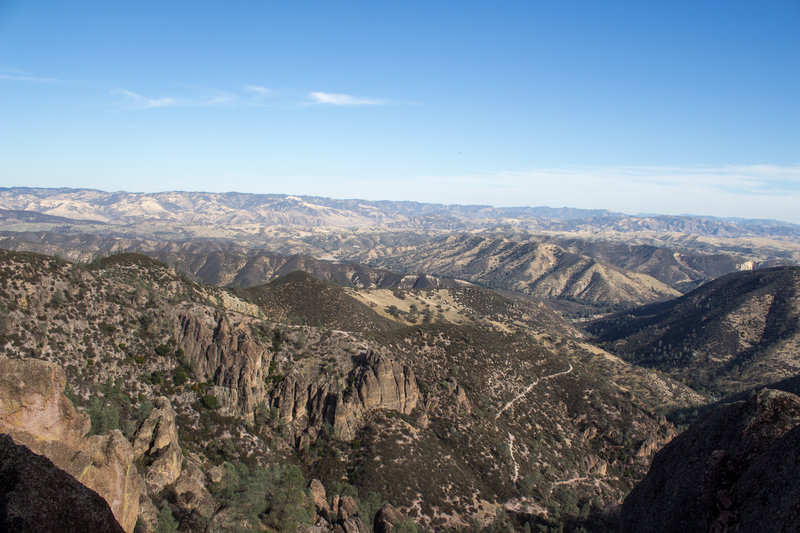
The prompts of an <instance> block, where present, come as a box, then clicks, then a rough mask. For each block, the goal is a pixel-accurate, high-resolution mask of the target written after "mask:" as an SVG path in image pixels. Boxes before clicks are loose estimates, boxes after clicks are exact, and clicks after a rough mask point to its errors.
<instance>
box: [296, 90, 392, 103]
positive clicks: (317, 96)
mask: <svg viewBox="0 0 800 533" xmlns="http://www.w3.org/2000/svg"><path fill="white" fill-rule="evenodd" d="M308 95H309V97H311V100H312V101H313V102H314V103H315V104H331V105H344V106H357V105H388V104H390V103H391V102H390V101H389V100H386V99H383V98H362V97H359V96H352V95H349V94H336V93H323V92H319V91H315V92H311V93H309V94H308Z"/></svg>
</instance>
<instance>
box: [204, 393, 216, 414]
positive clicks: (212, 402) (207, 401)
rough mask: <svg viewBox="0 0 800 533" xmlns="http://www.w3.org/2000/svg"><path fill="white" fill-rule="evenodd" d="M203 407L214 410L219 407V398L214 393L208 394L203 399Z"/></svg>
mask: <svg viewBox="0 0 800 533" xmlns="http://www.w3.org/2000/svg"><path fill="white" fill-rule="evenodd" d="M202 402H203V407H205V408H206V409H210V410H212V411H214V410H216V409H219V398H217V397H216V396H214V395H213V394H206V395H205V396H203V399H202Z"/></svg>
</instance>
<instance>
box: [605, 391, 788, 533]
mask: <svg viewBox="0 0 800 533" xmlns="http://www.w3.org/2000/svg"><path fill="white" fill-rule="evenodd" d="M798 493H800V397H797V396H795V395H794V394H791V393H788V392H780V391H775V390H770V389H764V390H762V391H761V392H759V393H758V394H757V395H753V396H751V397H750V398H749V399H748V400H747V401H744V402H737V403H734V404H729V405H724V406H722V407H719V408H718V409H717V410H715V411H714V412H712V413H711V415H709V416H708V417H707V418H706V419H704V420H701V421H699V422H696V423H695V424H692V426H691V427H690V428H689V429H687V430H686V431H685V432H684V433H682V434H681V435H679V436H678V437H676V438H675V439H674V440H673V441H672V442H670V443H669V444H668V445H667V446H665V447H664V448H663V449H662V450H661V451H660V452H658V453H657V454H656V456H655V458H654V459H653V463H652V466H651V468H650V472H649V473H648V474H647V476H646V477H645V478H644V479H643V480H642V481H641V482H640V483H639V484H638V485H637V486H636V487H635V488H634V489H633V491H632V492H631V493H630V494H629V495H628V497H627V498H626V499H625V502H624V504H623V506H622V511H621V516H620V520H621V529H622V530H623V531H626V532H628V531H629V532H634V531H652V532H660V531H664V532H666V531H741V532H745V531H762V532H767V531H797V530H798V528H800V512H798V504H797V494H798Z"/></svg>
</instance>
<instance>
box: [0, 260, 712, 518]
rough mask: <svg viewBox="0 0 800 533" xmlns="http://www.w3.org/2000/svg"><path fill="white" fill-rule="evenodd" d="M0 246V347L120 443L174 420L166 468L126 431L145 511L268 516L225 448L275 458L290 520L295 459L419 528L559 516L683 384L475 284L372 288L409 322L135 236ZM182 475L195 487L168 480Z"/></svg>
mask: <svg viewBox="0 0 800 533" xmlns="http://www.w3.org/2000/svg"><path fill="white" fill-rule="evenodd" d="M0 254H2V255H1V256H0V259H1V260H0V303H1V304H2V306H3V311H4V313H3V322H2V332H1V333H2V338H0V350H2V353H3V354H5V355H7V356H8V357H11V358H34V359H42V360H47V361H51V362H54V363H56V364H58V365H59V366H60V367H62V368H64V370H65V373H66V379H67V383H68V390H67V392H68V394H69V395H70V397H71V398H73V400H74V401H75V402H76V403H77V404H78V405H79V406H81V407H82V408H83V409H85V410H86V411H87V412H88V414H89V415H90V418H91V420H92V432H93V433H102V432H104V431H107V430H109V429H114V428H119V429H121V430H122V434H123V435H124V436H125V437H126V438H127V439H129V440H130V441H131V442H133V443H134V448H136V446H135V444H136V442H138V441H137V439H138V440H142V439H145V440H142V442H151V441H150V440H146V437H145V436H142V435H143V433H142V432H143V431H144V435H148V434H150V433H147V431H150V432H153V431H156V432H157V431H158V430H157V428H158V427H162V426H163V427H164V428H167V427H169V423H168V422H164V425H162V426H159V425H158V424H159V422H157V421H158V420H162V419H163V420H167V421H168V420H174V422H172V424H174V427H175V433H174V435H175V437H174V438H172V437H169V438H166V437H165V439H166V440H165V441H164V442H176V443H179V444H175V445H176V446H177V445H179V446H180V448H181V450H182V454H181V455H182V456H183V458H184V459H183V461H181V462H180V467H179V470H178V471H175V470H174V463H173V467H172V471H171V472H172V473H171V474H170V476H168V477H166V478H164V477H163V476H162V477H159V476H156V474H155V473H153V472H152V471H151V470H148V468H149V466H148V465H150V466H152V464H150V463H149V462H148V461H149V460H147V459H146V457H148V455H147V454H148V453H152V454H156V451H153V452H148V451H147V449H144V451H142V452H141V453H142V454H144V455H142V457H143V458H145V459H143V460H142V461H143V462H141V463H138V464H137V468H138V469H139V470H140V473H141V475H142V476H143V479H145V483H144V485H145V487H146V491H145V493H144V496H143V500H142V501H143V503H142V506H141V508H142V509H144V510H145V511H144V512H145V515H144V518H143V520H144V521H145V522H147V523H149V524H151V525H152V524H155V523H158V521H159V516H161V514H163V515H164V516H166V514H167V512H169V513H170V514H171V515H172V516H174V517H175V518H176V519H177V520H178V521H179V522H180V524H181V528H182V529H185V530H192V531H194V530H202V529H203V528H204V527H205V525H206V524H208V523H209V522H213V527H215V528H219V529H227V528H233V527H235V526H236V525H237V524H247V523H249V524H255V523H257V522H260V523H261V524H263V525H266V526H268V527H273V528H274V527H276V526H275V525H274V524H275V523H276V522H275V520H277V518H276V517H277V515H276V514H275V513H277V512H278V511H277V510H276V509H274V508H272V509H273V511H270V510H269V509H266V510H264V511H263V513H262V514H256V515H252V514H248V513H247V512H246V510H247V509H248V508H247V507H242V506H243V505H245V503H243V502H238V503H237V502H233V501H228V500H225V498H228V497H230V494H231V493H230V492H226V490H227V489H225V486H230V484H231V483H234V478H232V477H231V476H230V475H228V476H227V477H226V476H223V475H222V473H223V472H227V471H228V470H226V468H228V467H223V465H224V464H226V463H227V464H231V465H240V466H236V467H235V468H239V469H240V470H238V472H239V473H238V474H237V476H238V478H236V479H240V480H241V479H251V478H250V477H248V476H267V475H268V474H269V475H275V476H278V474H280V476H283V477H280V476H279V477H278V478H276V479H279V480H282V481H280V484H279V486H280V487H282V488H284V489H286V491H288V492H287V493H286V494H292V495H293V496H292V498H289V499H287V500H286V501H289V500H291V501H293V502H296V505H295V504H292V505H295V506H294V507H291V513H290V512H288V511H287V508H283V507H282V508H281V509H280V512H281V516H292V517H295V518H293V519H296V520H297V521H299V522H303V521H308V522H306V523H310V522H311V521H313V520H314V512H313V510H312V511H307V509H308V507H307V506H306V504H307V503H308V502H310V501H313V500H311V499H310V498H311V495H310V494H309V493H305V495H303V494H304V492H303V488H304V487H305V485H306V484H307V483H306V482H304V481H303V478H305V480H306V481H307V480H310V479H311V478H312V477H316V478H319V479H320V480H322V482H323V483H324V485H325V487H327V488H328V489H329V494H339V495H344V494H349V495H350V496H352V497H354V498H355V499H357V500H358V501H359V502H360V505H361V517H362V518H360V519H361V520H362V521H363V523H364V524H371V523H372V516H373V515H374V513H375V511H376V510H377V508H378V507H379V506H380V505H381V504H382V503H383V502H386V501H389V502H390V503H392V504H393V505H395V506H396V507H397V508H398V509H400V510H401V511H402V512H403V513H404V514H406V515H408V516H409V517H410V518H412V519H413V520H414V521H415V522H416V523H417V524H419V525H423V526H426V527H431V528H434V529H448V528H451V527H455V526H459V527H472V525H473V524H475V523H477V524H484V525H487V524H489V523H492V522H497V523H507V524H509V525H510V526H512V527H522V526H523V525H524V524H525V523H528V522H530V523H531V524H532V525H534V526H535V525H536V524H542V525H557V524H563V523H565V522H566V523H572V524H578V523H581V521H582V520H585V519H586V517H587V515H588V514H590V513H591V512H592V511H598V510H599V509H601V508H602V507H603V506H604V505H606V504H609V503H613V502H615V501H617V500H619V499H620V498H621V497H622V496H624V494H626V493H627V491H628V490H629V489H630V488H631V486H632V485H633V483H634V482H635V481H636V480H637V479H638V478H640V477H641V476H643V475H644V473H645V471H646V469H647V466H648V464H649V459H650V457H651V455H652V453H653V452H654V451H655V450H656V449H657V448H658V447H659V446H660V445H661V444H662V443H664V442H666V441H668V440H669V439H670V438H671V437H672V436H673V435H674V428H673V427H672V425H671V424H670V423H669V422H667V421H666V419H665V418H664V416H663V415H664V413H666V412H667V411H669V410H671V409H677V408H690V407H692V406H695V405H698V404H700V403H702V402H703V401H704V400H705V399H704V398H703V397H701V396H699V395H697V394H696V393H694V392H693V391H692V390H691V389H688V388H687V387H685V386H683V385H681V384H679V383H677V382H675V381H672V380H670V379H668V378H664V377H661V376H658V375H656V374H653V373H650V372H648V371H645V370H642V369H636V368H634V367H631V366H630V365H628V364H626V363H624V362H622V361H620V360H619V359H616V358H615V357H613V356H612V355H610V354H607V353H605V352H603V351H602V350H600V349H598V348H595V347H594V346H591V345H590V344H587V343H586V341H584V340H582V339H581V338H580V335H579V334H577V332H575V331H574V330H573V329H571V326H569V325H568V324H566V323H564V322H563V321H562V320H561V319H560V318H559V317H557V316H554V315H552V313H551V312H550V311H549V310H547V309H546V308H544V307H540V306H535V305H529V304H525V305H523V304H515V303H514V302H513V301H510V300H508V299H505V298H502V297H499V296H491V297H490V296H486V294H487V293H484V292H481V291H480V290H478V289H469V290H467V289H454V290H453V291H455V292H453V293H452V294H450V293H447V291H446V290H444V289H437V290H433V289H428V290H427V292H425V291H422V292H420V293H418V294H417V293H414V291H408V292H407V294H405V295H403V294H402V293H398V294H397V295H395V294H394V293H392V296H393V297H395V298H400V296H404V297H405V298H413V299H415V301H419V302H420V307H422V306H424V304H423V302H425V301H429V302H430V304H432V305H431V313H430V314H429V315H428V316H429V318H428V320H425V318H424V316H423V313H422V311H423V308H418V312H419V314H418V316H417V317H414V320H411V317H410V316H409V312H410V311H411V307H410V305H409V311H406V312H405V314H400V313H398V316H392V315H391V314H389V316H386V313H388V311H386V309H385V307H388V306H384V308H383V309H382V310H381V311H383V313H377V312H375V311H376V310H378V309H376V308H377V306H378V304H375V305H376V308H373V307H371V306H370V305H369V303H368V301H369V300H370V298H371V296H369V295H366V296H363V297H360V299H361V302H359V296H358V295H352V290H350V291H351V295H348V293H347V292H346V291H345V290H344V289H342V288H339V287H335V286H332V285H324V286H323V287H322V288H321V287H320V286H319V282H315V281H312V280H310V279H308V278H307V277H304V276H299V277H298V275H295V276H294V277H289V278H286V279H282V280H278V281H277V282H275V284H274V285H273V289H270V290H267V291H260V292H259V291H255V293H253V294H240V296H241V297H244V298H246V299H242V298H241V297H239V296H236V295H234V294H231V293H229V292H226V291H223V290H221V289H219V288H215V287H211V286H204V285H198V284H196V283H193V282H191V281H188V280H187V279H186V278H184V277H183V276H181V275H179V274H177V273H176V272H175V271H174V270H172V269H170V268H169V267H166V266H165V265H163V264H161V263H157V262H155V261H153V260H151V259H148V258H146V257H144V256H138V255H135V254H126V255H121V256H112V257H109V258H107V259H104V260H101V261H98V262H95V263H93V264H91V265H88V266H85V265H76V264H70V263H66V262H64V261H59V260H56V259H54V258H51V257H45V256H40V255H36V254H29V253H12V252H5V251H0ZM325 291H329V292H325ZM438 291H445V292H444V293H442V294H441V295H439V296H438V297H441V301H442V302H445V305H450V310H447V309H445V307H444V305H443V307H442V309H443V312H442V313H441V314H439V313H438V312H435V311H434V310H435V309H436V308H435V305H436V304H435V301H434V300H435V298H436V297H437V294H438ZM459 291H460V292H459ZM465 291H466V292H465ZM470 291H472V292H470ZM354 296H355V297H354ZM259 298H260V300H259ZM426 299H427V300H426ZM315 302H318V303H315ZM447 302H449V303H447ZM323 303H327V305H330V308H325V307H321V306H322V305H323ZM373 303H374V302H373ZM356 309H358V311H357V313H358V314H357V313H356V311H355V310H356ZM398 311H400V309H399V308H398ZM315 313H316V314H315ZM448 313H451V314H448ZM357 316H361V317H362V318H359V319H356V317H357ZM348 317H350V318H351V320H349V321H348V320H347V318H348ZM558 324H560V326H559V327H557V328H554V325H558ZM377 325H380V326H381V327H376V326H377ZM161 397H164V398H166V401H168V402H169V406H167V405H166V404H164V403H163V402H162V401H161V400H159V398H161ZM159 402H161V403H159ZM172 410H174V418H171V416H172V415H169V413H170V412H172ZM152 413H155V414H153V415H152V416H151V414H152ZM153 416H154V417H156V418H153ZM148 420H151V422H148ZM142 428H145V429H144V430H143V429H142ZM146 428H150V429H149V430H147V429H146ZM165 431H166V430H165ZM152 434H153V435H155V433H152ZM170 434H171V433H169V432H167V433H165V435H170ZM139 437H141V438H139ZM156 441H158V439H156ZM158 442H160V441H158ZM165 446H166V444H165ZM170 446H172V445H171V444H170ZM159 449H160V448H159ZM165 449H166V448H165ZM158 453H161V452H158ZM156 456H157V455H153V458H155V457H156ZM232 468H233V467H232ZM241 468H244V469H245V470H244V471H241ZM287 469H288V470H287ZM292 469H294V470H292ZM159 472H160V470H159ZM248 472H249V473H248ZM422 473H424V474H422ZM148 476H150V477H148ZM152 476H156V477H152ZM298 476H299V477H298ZM147 479H162V480H167V481H166V482H165V481H161V482H150V483H148V482H147ZM252 479H256V478H255V477H254V478H252ZM257 479H262V478H261V477H258V478H257ZM263 479H266V478H263ZM170 480H174V481H170ZM181 480H183V481H181ZM226 483H227V485H226ZM256 485H257V483H256V482H255V481H253V486H256ZM189 486H191V487H194V488H192V489H191V491H190V492H192V493H193V494H196V495H197V498H199V499H197V498H196V499H194V500H193V499H191V498H189V499H187V498H186V497H173V496H170V495H171V494H173V493H175V494H188V492H186V491H189V489H187V488H186V487H189ZM292 491H294V492H292ZM269 494H270V493H264V495H262V496H260V498H261V499H260V500H259V501H261V502H267V503H268V502H271V501H273V500H271V499H270V498H273V496H269ZM226 495H227V496H226ZM276 497H277V496H276ZM265 498H266V500H265ZM287 498H288V497H287ZM226 501H227V503H226V505H228V506H229V508H226V509H228V510H226V511H220V510H219V508H218V505H219V504H220V502H226ZM336 501H337V502H338V501H339V500H336ZM318 503H320V502H318ZM327 504H328V505H333V501H330V502H328V503H327ZM247 505H250V504H247ZM259 505H260V504H259ZM287 505H288V504H287ZM337 505H338V504H337ZM317 507H318V508H317V515H316V516H318V517H319V516H322V515H321V514H319V513H323V514H324V511H320V507H319V506H317ZM323 507H324V506H323ZM159 509H160V510H161V511H159ZM164 509H166V511H164ZM215 509H217V511H215ZM249 509H252V508H249ZM304 509H305V510H304ZM308 513H311V514H308ZM325 516H328V517H329V518H330V514H326V515H325ZM347 516H351V517H355V515H348V514H347V513H345V515H344V518H342V517H341V516H340V517H339V518H336V519H335V520H347V519H349V518H347ZM335 520H334V522H335ZM475 521H477V522H475ZM334 522H331V521H328V522H326V523H327V524H328V525H329V526H330V527H331V528H333V526H334V525H335V523H334ZM337 523H338V522H337ZM270 524H273V525H270ZM326 527H327V526H326Z"/></svg>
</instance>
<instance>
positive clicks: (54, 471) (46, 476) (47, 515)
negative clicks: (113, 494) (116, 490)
mask: <svg viewBox="0 0 800 533" xmlns="http://www.w3.org/2000/svg"><path fill="white" fill-rule="evenodd" d="M0 531H14V532H17V533H28V532H37V533H43V532H59V533H73V532H74V533H85V532H88V531H103V532H109V533H116V532H119V533H122V531H124V530H123V529H122V527H120V525H119V524H118V523H117V521H116V520H115V519H114V515H113V514H112V513H111V509H110V508H109V507H108V503H106V501H105V500H104V499H103V498H101V497H100V496H99V495H98V494H97V493H96V492H95V491H93V490H91V489H89V488H87V487H86V486H85V485H83V484H81V483H79V482H78V481H77V480H76V479H75V478H74V477H72V476H70V475H69V474H67V473H66V472H64V471H63V470H61V469H59V468H56V466H55V465H53V462H52V461H50V460H49V459H47V458H46V457H43V456H41V455H37V454H35V453H33V452H31V451H30V450H29V449H28V448H26V447H25V446H18V445H16V444H14V440H13V439H12V438H11V437H9V436H8V435H0Z"/></svg>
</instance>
